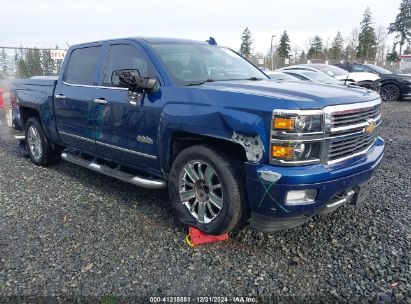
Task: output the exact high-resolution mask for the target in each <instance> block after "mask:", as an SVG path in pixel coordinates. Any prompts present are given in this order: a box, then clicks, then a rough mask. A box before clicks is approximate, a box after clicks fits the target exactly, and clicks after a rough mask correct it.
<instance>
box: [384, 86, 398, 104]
mask: <svg viewBox="0 0 411 304" xmlns="http://www.w3.org/2000/svg"><path fill="white" fill-rule="evenodd" d="M381 98H382V100H384V101H396V100H398V99H399V98H400V88H399V87H398V86H397V85H395V84H386V85H384V86H383V87H382V88H381Z"/></svg>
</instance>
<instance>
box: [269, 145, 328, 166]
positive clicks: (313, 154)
mask: <svg viewBox="0 0 411 304" xmlns="http://www.w3.org/2000/svg"><path fill="white" fill-rule="evenodd" d="M320 153H321V142H320V141H315V142H294V143H293V142H285V143H284V142H273V143H272V145H271V158H272V159H273V160H278V161H282V162H311V161H316V160H319V158H320Z"/></svg>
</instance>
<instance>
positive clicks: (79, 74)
mask: <svg viewBox="0 0 411 304" xmlns="http://www.w3.org/2000/svg"><path fill="white" fill-rule="evenodd" d="M12 92H13V94H12V98H13V100H12V104H13V120H14V126H15V128H17V129H19V130H21V131H24V138H23V135H21V136H20V139H22V140H24V141H25V143H26V147H27V151H28V153H29V156H30V158H31V160H32V161H33V162H34V163H35V164H36V165H41V166H45V165H49V164H52V163H54V162H55V161H57V160H59V159H60V158H62V159H64V160H66V161H68V162H71V163H74V164H77V165H80V166H83V167H86V168H88V169H90V170H94V171H97V172H100V173H102V174H106V175H109V176H111V177H114V178H117V179H120V180H122V181H125V182H129V183H131V184H134V185H137V186H141V187H146V188H150V189H162V188H166V187H168V193H169V198H170V204H171V206H172V208H173V211H174V214H175V216H176V217H177V218H178V219H179V220H180V221H181V222H182V223H184V224H187V225H190V226H194V227H197V228H199V229H201V230H203V231H204V232H206V233H209V234H221V233H225V232H229V231H231V230H233V229H234V228H235V227H239V226H240V225H242V224H243V223H245V222H250V223H251V225H252V226H253V227H254V228H256V229H258V230H260V231H276V230H280V229H286V228H292V227H296V226H298V225H301V224H303V223H305V222H307V221H308V220H309V219H310V218H311V217H312V216H314V215H317V214H320V213H327V212H331V211H333V210H335V209H336V208H337V207H339V206H341V205H343V204H345V203H347V204H358V203H360V202H361V201H363V200H364V199H365V198H366V196H367V193H368V192H369V185H370V183H369V182H370V180H371V177H372V174H373V171H374V170H375V168H376V166H377V165H378V163H379V162H380V161H381V158H382V156H383V149H384V142H383V140H382V139H381V138H380V137H379V136H378V135H379V128H380V122H381V99H380V98H379V96H378V95H377V94H376V93H375V92H372V91H369V90H365V89H361V88H357V89H354V88H348V87H343V86H337V85H335V86H333V85H323V84H314V83H305V82H293V81H289V82H284V81H275V80H270V79H269V78H268V77H267V76H266V75H265V74H264V73H263V72H262V71H260V70H259V69H258V68H256V67H255V66H254V65H252V64H251V63H250V62H248V61H247V60H246V59H244V58H243V57H241V56H240V55H238V54H237V53H236V52H234V51H232V50H230V49H228V48H225V47H221V46H218V45H216V44H215V43H206V42H198V41H189V40H180V39H164V38H130V39H117V40H108V41H99V42H92V43H85V44H81V45H75V46H72V47H70V49H69V50H68V52H67V55H66V58H65V60H64V63H63V65H62V68H61V72H60V75H59V76H58V77H56V78H50V77H44V78H43V79H41V78H40V79H39V77H36V78H35V79H23V80H17V81H15V83H14V86H13V88H12Z"/></svg>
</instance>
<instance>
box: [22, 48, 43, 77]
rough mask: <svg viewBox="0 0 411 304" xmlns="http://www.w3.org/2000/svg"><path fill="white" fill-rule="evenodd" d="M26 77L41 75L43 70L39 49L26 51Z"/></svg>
mask: <svg viewBox="0 0 411 304" xmlns="http://www.w3.org/2000/svg"><path fill="white" fill-rule="evenodd" d="M25 62H26V69H27V77H31V76H38V75H43V68H42V66H41V55H40V50H39V49H36V48H34V49H30V50H28V51H27V55H26V58H25Z"/></svg>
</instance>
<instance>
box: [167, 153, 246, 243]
mask: <svg viewBox="0 0 411 304" xmlns="http://www.w3.org/2000/svg"><path fill="white" fill-rule="evenodd" d="M238 168H239V166H238V165H237V161H236V160H235V158H234V157H228V155H226V154H225V153H223V152H221V151H219V150H217V149H215V148H214V147H211V146H206V145H196V146H191V147H188V148H186V149H184V150H183V151H181V152H180V153H179V154H178V155H177V157H176V158H175V160H174V162H173V165H172V167H171V171H170V175H169V179H168V192H169V197H170V202H171V207H172V209H173V212H174V215H175V216H176V217H177V219H178V220H179V221H180V222H181V223H183V224H186V225H189V226H193V227H196V228H198V229H200V230H202V231H203V232H205V233H207V234H212V235H220V234H223V233H228V232H230V231H232V230H233V229H235V228H236V227H238V226H240V225H242V224H243V221H244V214H245V213H246V212H247V209H246V204H245V195H244V191H243V177H242V175H241V173H240V172H239V170H238ZM193 172H194V173H193ZM189 184H192V185H193V186H191V185H189ZM218 185H220V186H221V187H219V186H218ZM180 190H181V192H180ZM190 208H193V210H192V211H190V210H189V209H190ZM213 213H214V214H213ZM202 215H204V216H202Z"/></svg>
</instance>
